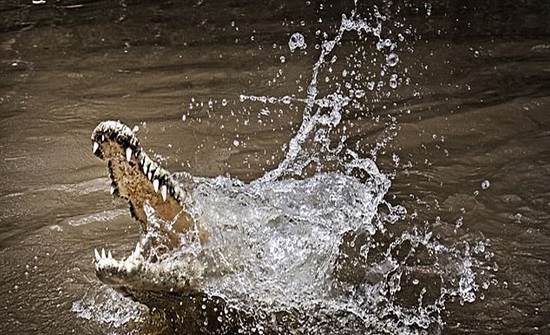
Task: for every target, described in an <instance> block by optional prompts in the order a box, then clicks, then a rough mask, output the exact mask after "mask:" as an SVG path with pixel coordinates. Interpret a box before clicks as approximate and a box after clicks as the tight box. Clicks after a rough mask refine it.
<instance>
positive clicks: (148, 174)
mask: <svg viewBox="0 0 550 335" xmlns="http://www.w3.org/2000/svg"><path fill="white" fill-rule="evenodd" d="M147 179H149V180H151V179H153V174H152V173H151V171H149V173H147Z"/></svg>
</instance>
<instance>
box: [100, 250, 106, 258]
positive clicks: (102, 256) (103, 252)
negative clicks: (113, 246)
mask: <svg viewBox="0 0 550 335" xmlns="http://www.w3.org/2000/svg"><path fill="white" fill-rule="evenodd" d="M101 258H107V256H106V255H105V249H103V248H101Z"/></svg>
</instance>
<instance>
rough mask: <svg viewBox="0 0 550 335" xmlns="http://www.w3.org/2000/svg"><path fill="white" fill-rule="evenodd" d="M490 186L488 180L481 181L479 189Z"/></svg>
mask: <svg viewBox="0 0 550 335" xmlns="http://www.w3.org/2000/svg"><path fill="white" fill-rule="evenodd" d="M490 186H491V183H490V182H489V181H488V180H484V181H483V182H481V189H483V190H486V189H488V188H489V187H490Z"/></svg>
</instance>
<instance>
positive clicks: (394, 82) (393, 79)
mask: <svg viewBox="0 0 550 335" xmlns="http://www.w3.org/2000/svg"><path fill="white" fill-rule="evenodd" d="M390 87H391V88H397V75H396V74H392V75H391V78H390Z"/></svg>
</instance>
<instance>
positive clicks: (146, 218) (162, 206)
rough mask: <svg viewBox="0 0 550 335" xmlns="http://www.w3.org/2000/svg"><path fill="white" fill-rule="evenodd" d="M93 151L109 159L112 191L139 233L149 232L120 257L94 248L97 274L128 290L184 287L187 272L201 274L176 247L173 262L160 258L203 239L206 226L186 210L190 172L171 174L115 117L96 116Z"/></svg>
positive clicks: (188, 281)
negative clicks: (98, 119) (127, 208)
mask: <svg viewBox="0 0 550 335" xmlns="http://www.w3.org/2000/svg"><path fill="white" fill-rule="evenodd" d="M92 151H93V153H94V154H95V155H96V156H97V157H99V158H101V159H102V160H104V161H107V163H108V168H109V176H110V179H111V194H113V195H115V196H118V197H121V198H123V199H125V200H127V201H128V203H129V204H130V213H131V215H132V217H133V218H134V219H136V220H137V221H138V222H139V223H140V226H141V230H142V235H143V236H147V235H148V236H149V237H150V238H147V239H142V241H141V242H138V243H137V245H136V248H135V250H134V252H133V253H132V254H131V255H129V256H128V257H127V258H124V259H121V260H116V259H114V258H113V257H112V254H111V252H105V250H104V249H103V250H101V252H98V251H97V250H95V251H94V252H95V265H96V275H97V276H98V278H99V279H100V280H101V281H103V282H104V283H107V284H109V285H112V286H114V287H116V288H119V289H120V290H122V291H125V292H129V293H131V295H135V292H138V291H144V290H145V291H148V290H154V291H159V290H167V291H170V292H174V291H181V290H188V289H189V288H190V287H191V286H192V278H198V277H200V273H201V271H202V269H201V268H200V267H199V266H195V265H194V257H192V255H190V254H189V253H187V254H185V253H183V254H181V253H180V254H178V262H163V257H164V256H165V255H168V254H170V253H172V252H173V251H174V250H175V249H178V248H181V246H182V244H185V243H187V244H189V243H199V244H200V243H203V242H204V241H206V233H205V230H204V229H202V228H199V227H198V226H197V223H196V222H195V220H194V219H193V217H192V215H191V213H190V210H189V206H190V197H189V192H190V191H191V190H192V189H193V178H192V177H191V176H190V175H188V174H185V173H184V174H179V175H178V177H177V180H176V178H175V177H174V176H173V175H171V174H169V173H168V172H167V171H166V170H165V169H164V168H162V167H160V166H159V164H157V163H156V162H155V161H153V160H152V159H151V158H150V157H149V156H148V155H147V153H145V151H144V150H143V149H142V147H141V144H140V141H139V139H138V138H137V136H136V135H135V133H134V131H132V130H131V129H130V128H129V127H128V126H126V125H124V124H122V123H121V122H119V121H105V122H101V123H100V124H99V125H98V126H97V127H96V128H95V129H94V131H93V133H92ZM151 236H154V237H151ZM186 255H187V256H186ZM167 264H168V265H167ZM174 267H178V268H177V269H176V268H174Z"/></svg>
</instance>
